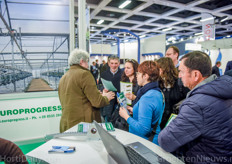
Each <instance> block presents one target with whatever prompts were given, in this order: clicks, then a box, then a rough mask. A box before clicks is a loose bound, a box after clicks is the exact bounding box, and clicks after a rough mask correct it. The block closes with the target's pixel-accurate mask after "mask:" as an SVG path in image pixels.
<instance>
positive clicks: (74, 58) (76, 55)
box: [68, 48, 89, 66]
mask: <svg viewBox="0 0 232 164" xmlns="http://www.w3.org/2000/svg"><path fill="white" fill-rule="evenodd" d="M81 59H82V60H84V61H86V62H88V61H89V54H88V52H86V51H84V50H80V49H77V48H76V49H74V50H73V51H72V52H71V54H70V56H69V58H68V64H69V65H70V66H71V65H74V64H80V61H81Z"/></svg>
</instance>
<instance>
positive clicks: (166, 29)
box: [162, 28, 172, 32]
mask: <svg viewBox="0 0 232 164" xmlns="http://www.w3.org/2000/svg"><path fill="white" fill-rule="evenodd" d="M170 30H172V28H165V29H163V30H162V31H163V32H165V31H170Z"/></svg>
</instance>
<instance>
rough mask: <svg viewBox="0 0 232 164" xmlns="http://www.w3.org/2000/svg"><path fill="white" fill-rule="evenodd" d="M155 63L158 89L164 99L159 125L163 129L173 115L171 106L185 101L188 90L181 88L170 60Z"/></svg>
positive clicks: (181, 85) (179, 80)
mask: <svg viewBox="0 0 232 164" xmlns="http://www.w3.org/2000/svg"><path fill="white" fill-rule="evenodd" d="M157 62H158V64H159V66H160V76H161V80H160V88H161V89H162V91H163V93H164V97H165V109H164V113H163V117H162V121H161V124H160V127H161V129H163V128H164V127H165V125H166V123H167V121H168V119H169V117H170V115H171V114H172V113H173V106H174V105H175V104H177V103H178V102H180V101H181V100H183V99H185V97H186V94H187V92H188V91H189V90H188V89H187V88H185V87H184V86H183V84H182V82H181V79H178V71H177V69H176V68H175V66H174V64H173V62H172V60H171V58H167V57H164V58H160V59H159V60H158V61H157Z"/></svg>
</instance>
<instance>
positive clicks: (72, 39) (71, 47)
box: [69, 0, 84, 52]
mask: <svg viewBox="0 0 232 164" xmlns="http://www.w3.org/2000/svg"><path fill="white" fill-rule="evenodd" d="M81 1H84V0H81ZM69 2H70V3H69V30H70V33H69V52H71V51H72V50H74V48H75V31H74V30H75V19H74V0H70V1H69Z"/></svg>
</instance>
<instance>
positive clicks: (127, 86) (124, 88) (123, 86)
mask: <svg viewBox="0 0 232 164" xmlns="http://www.w3.org/2000/svg"><path fill="white" fill-rule="evenodd" d="M132 87H133V83H128V82H122V81H120V90H121V92H123V93H124V95H126V94H127V93H131V94H132ZM126 102H127V105H131V104H132V101H131V100H130V99H128V98H126Z"/></svg>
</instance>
